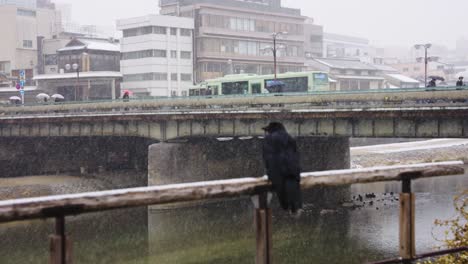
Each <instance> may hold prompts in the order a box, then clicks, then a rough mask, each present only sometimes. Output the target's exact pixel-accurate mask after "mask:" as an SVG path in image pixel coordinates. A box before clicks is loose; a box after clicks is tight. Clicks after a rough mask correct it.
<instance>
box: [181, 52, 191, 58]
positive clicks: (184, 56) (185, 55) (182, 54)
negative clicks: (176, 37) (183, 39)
mask: <svg viewBox="0 0 468 264" xmlns="http://www.w3.org/2000/svg"><path fill="white" fill-rule="evenodd" d="M180 58H181V59H191V58H192V52H190V51H181V52H180Z"/></svg>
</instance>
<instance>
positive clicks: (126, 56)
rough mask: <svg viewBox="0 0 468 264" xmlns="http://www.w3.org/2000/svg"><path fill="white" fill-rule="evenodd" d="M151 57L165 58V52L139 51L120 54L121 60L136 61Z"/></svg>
mask: <svg viewBox="0 0 468 264" xmlns="http://www.w3.org/2000/svg"><path fill="white" fill-rule="evenodd" d="M151 57H156V58H167V52H166V51H165V50H140V51H133V52H125V53H122V60H136V59H143V58H151Z"/></svg>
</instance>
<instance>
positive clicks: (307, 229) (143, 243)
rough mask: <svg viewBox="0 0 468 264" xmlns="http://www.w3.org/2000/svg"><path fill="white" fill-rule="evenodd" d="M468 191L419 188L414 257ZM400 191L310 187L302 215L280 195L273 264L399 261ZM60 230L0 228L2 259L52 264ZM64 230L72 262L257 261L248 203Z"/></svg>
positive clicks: (124, 216)
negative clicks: (51, 238)
mask: <svg viewBox="0 0 468 264" xmlns="http://www.w3.org/2000/svg"><path fill="white" fill-rule="evenodd" d="M466 189H468V176H467V175H461V176H451V177H444V178H434V179H423V180H418V181H415V182H414V183H413V190H414V191H415V192H416V212H417V213H416V246H417V252H420V253H421V252H425V251H430V250H432V249H433V248H434V247H435V246H437V245H438V242H437V241H436V240H435V239H434V237H433V236H434V235H435V236H438V235H439V236H440V235H442V234H443V230H437V229H435V230H434V229H433V227H434V225H433V223H434V220H436V219H448V218H451V217H453V216H454V215H455V210H454V207H453V204H452V203H453V197H454V196H455V195H457V194H459V193H461V192H462V191H463V190H466ZM399 191H400V185H399V184H398V183H385V184H383V183H379V184H366V185H353V186H351V187H347V188H336V189H326V190H321V189H318V190H314V191H310V192H307V193H306V194H305V200H306V203H305V209H306V210H305V212H304V214H303V215H302V216H301V217H300V218H299V219H294V218H291V217H290V216H289V215H288V214H286V213H284V212H283V211H281V210H280V209H278V208H277V207H276V204H277V200H276V199H275V198H274V199H273V201H272V203H273V206H274V208H273V210H274V211H273V260H274V263H287V264H288V263H364V262H366V261H373V260H380V259H384V258H389V257H396V256H397V255H398V212H399V208H398V201H397V200H396V198H397V197H398V192H399ZM392 192H393V195H392ZM368 193H374V194H375V195H376V197H375V198H371V199H366V198H364V199H363V202H360V201H359V198H358V196H359V195H361V196H365V194H368ZM353 197H354V199H353ZM351 201H352V202H351ZM364 202H365V204H364ZM371 202H372V203H371ZM53 226H54V223H53V221H50V220H48V221H31V222H20V223H9V224H3V225H0V236H1V238H2V239H1V240H0V263H15V264H17V263H34V264H36V263H48V235H49V234H52V233H53ZM67 232H68V233H69V234H70V236H71V239H72V240H73V242H74V252H73V255H74V260H75V261H74V263H124V264H127V263H128V264H130V263H181V264H182V263H213V264H214V263H254V256H255V232H254V226H253V207H252V203H251V202H250V199H248V198H242V199H234V200H228V201H218V202H210V203H205V204H197V205H183V206H178V207H166V208H160V207H158V208H146V207H145V208H135V209H126V210H116V211H111V212H104V213H96V214H89V215H83V216H78V217H69V218H67Z"/></svg>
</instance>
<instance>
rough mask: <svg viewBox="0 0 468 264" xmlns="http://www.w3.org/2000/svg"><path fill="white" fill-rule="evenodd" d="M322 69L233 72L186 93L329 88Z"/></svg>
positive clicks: (272, 91) (316, 89)
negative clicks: (280, 72) (252, 72)
mask: <svg viewBox="0 0 468 264" xmlns="http://www.w3.org/2000/svg"><path fill="white" fill-rule="evenodd" d="M329 90H330V82H329V79H328V74H327V73H325V72H318V71H310V72H290V73H283V74H278V75H277V78H276V79H275V76H274V75H255V74H236V75H226V76H224V77H221V78H217V79H211V80H207V81H205V82H203V83H201V84H200V85H199V86H198V87H194V88H191V89H189V96H207V95H246V94H266V93H307V92H314V91H329Z"/></svg>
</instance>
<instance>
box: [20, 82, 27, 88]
mask: <svg viewBox="0 0 468 264" xmlns="http://www.w3.org/2000/svg"><path fill="white" fill-rule="evenodd" d="M25 84H26V82H25V81H24V80H21V81H20V86H21V88H23V87H24V85H25Z"/></svg>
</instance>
